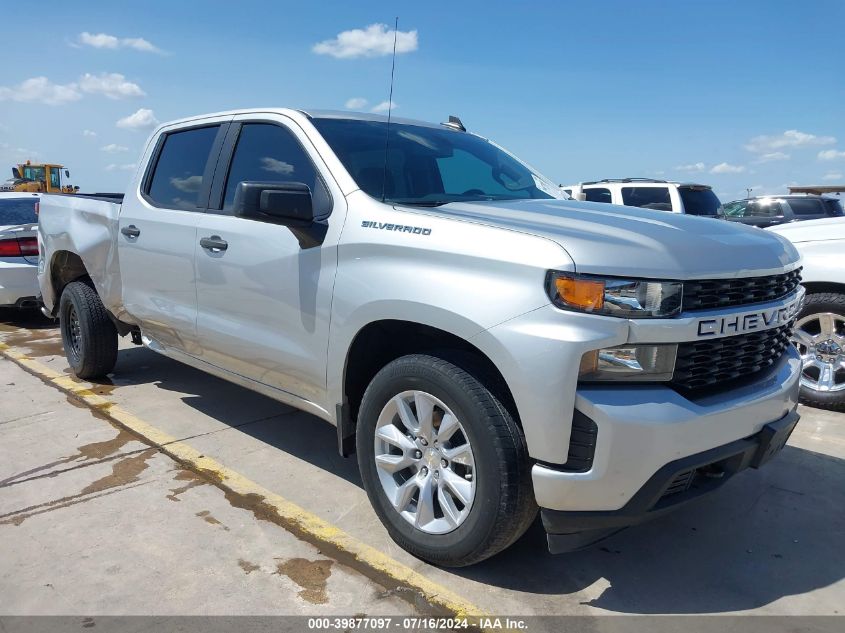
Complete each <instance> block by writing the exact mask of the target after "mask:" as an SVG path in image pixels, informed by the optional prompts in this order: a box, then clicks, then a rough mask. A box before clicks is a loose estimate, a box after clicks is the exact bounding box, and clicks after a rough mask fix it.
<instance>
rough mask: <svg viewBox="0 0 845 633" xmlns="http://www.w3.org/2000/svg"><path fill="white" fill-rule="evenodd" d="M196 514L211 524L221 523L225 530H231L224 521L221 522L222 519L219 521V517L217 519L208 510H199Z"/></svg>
mask: <svg viewBox="0 0 845 633" xmlns="http://www.w3.org/2000/svg"><path fill="white" fill-rule="evenodd" d="M196 516H198V517H199V518H201V519H202V520H203V521H205V522H206V523H208V524H209V525H219V526H220V527H222V528H223V529H224V530H226V531H227V532H228V531H229V528H228V527H226V526H225V525H223V523H221V522H220V521H218V520H217V519H215V518H214V517H213V516H212V515H211V512H209V511H208V510H203V511H201V512H197V514H196Z"/></svg>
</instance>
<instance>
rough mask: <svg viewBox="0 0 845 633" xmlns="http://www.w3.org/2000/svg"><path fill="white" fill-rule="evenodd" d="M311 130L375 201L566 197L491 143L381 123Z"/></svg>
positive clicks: (329, 124) (326, 124)
mask: <svg viewBox="0 0 845 633" xmlns="http://www.w3.org/2000/svg"><path fill="white" fill-rule="evenodd" d="M313 123H314V126H315V127H316V128H317V129H318V130H319V132H320V134H322V136H323V138H325V139H326V142H327V143H328V144H329V145H330V146H331V148H332V149H333V150H334V152H335V154H337V157H338V158H339V159H340V161H341V162H342V163H343V166H344V167H346V170H347V171H348V172H349V173H350V175H351V176H352V177H353V178H354V179H355V182H357V183H358V186H359V187H361V189H363V190H364V191H365V192H366V193H368V194H369V195H371V196H372V197H373V198H377V199H379V200H381V199H382V197H384V199H385V200H386V201H389V202H396V203H402V204H417V205H424V206H437V205H440V204H446V203H447V202H457V201H462V202H466V201H475V200H516V199H527V198H536V199H541V198H542V199H549V198H564V197H565V195H564V193H563V192H562V191H561V190H560V189H559V188H558V187H557V185H555V184H553V183H552V182H551V181H549V180H548V179H547V178H544V177H543V176H540V175H539V174H537V173H536V172H534V171H533V170H531V169H530V168H529V167H528V166H527V165H525V164H524V163H522V162H520V161H519V160H517V159H516V158H514V157H513V156H511V155H510V154H508V153H507V152H506V151H504V150H503V149H501V148H499V147H497V146H496V145H494V144H493V143H490V142H489V141H486V140H484V139H482V138H479V137H478V136H475V135H473V134H469V133H467V132H460V131H457V130H451V129H448V128H442V129H441V128H436V127H427V126H424V125H409V124H404V123H391V124H390V139H389V151H388V161H387V170H386V171H385V141H386V137H385V133H386V131H387V123H386V122H383V121H360V120H350V119H316V120H314V121H313Z"/></svg>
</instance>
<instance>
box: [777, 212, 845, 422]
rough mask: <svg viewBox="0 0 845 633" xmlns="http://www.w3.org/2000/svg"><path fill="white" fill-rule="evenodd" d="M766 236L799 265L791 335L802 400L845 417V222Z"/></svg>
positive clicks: (798, 226)
mask: <svg viewBox="0 0 845 633" xmlns="http://www.w3.org/2000/svg"><path fill="white" fill-rule="evenodd" d="M767 230H769V231H772V232H773V233H777V234H779V235H782V236H783V237H785V238H787V239H788V240H789V241H791V242H792V243H793V244H794V245H795V248H797V249H798V251H799V252H800V253H801V257H802V259H803V266H804V270H803V271H802V277H803V284H804V286H805V287H806V289H807V300H806V303H805V304H804V308H803V310H801V312H800V313H799V315H798V320H797V321H796V324H795V331H794V335H793V341H794V343H795V345H796V346H797V347H798V351H799V352H801V356H802V358H803V361H804V369H803V373H802V376H801V399H802V400H803V401H804V402H805V403H806V404H811V405H813V406H817V407H822V408H825V409H833V410H836V411H845V217H834V218H824V219H821V220H808V221H806V222H797V223H792V224H782V225H779V226H774V227H771V228H769V229H767Z"/></svg>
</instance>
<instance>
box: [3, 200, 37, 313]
mask: <svg viewBox="0 0 845 633" xmlns="http://www.w3.org/2000/svg"><path fill="white" fill-rule="evenodd" d="M40 198H41V196H40V194H34V193H0V308H37V307H38V305H39V303H38V299H37V298H36V297H37V295H38V292H39V291H38V232H37V229H38V205H39V200H40Z"/></svg>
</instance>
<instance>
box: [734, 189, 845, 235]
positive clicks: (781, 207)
mask: <svg viewBox="0 0 845 633" xmlns="http://www.w3.org/2000/svg"><path fill="white" fill-rule="evenodd" d="M719 215H720V216H723V217H724V218H725V219H726V220H730V221H731V222H741V223H742V224H750V225H751V226H757V227H760V228H766V227H769V226H777V225H778V224H786V223H788V222H798V221H803V220H818V219H820V218H830V217H841V216H843V215H845V212H843V211H842V205H841V204H840V202H839V200H837V199H836V198H828V197H822V196H808V195H801V194H798V195H790V196H758V197H755V198H747V199H745V200H734V201H733V202H728V203H726V204H723V205H722V206H721V207H720V208H719Z"/></svg>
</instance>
